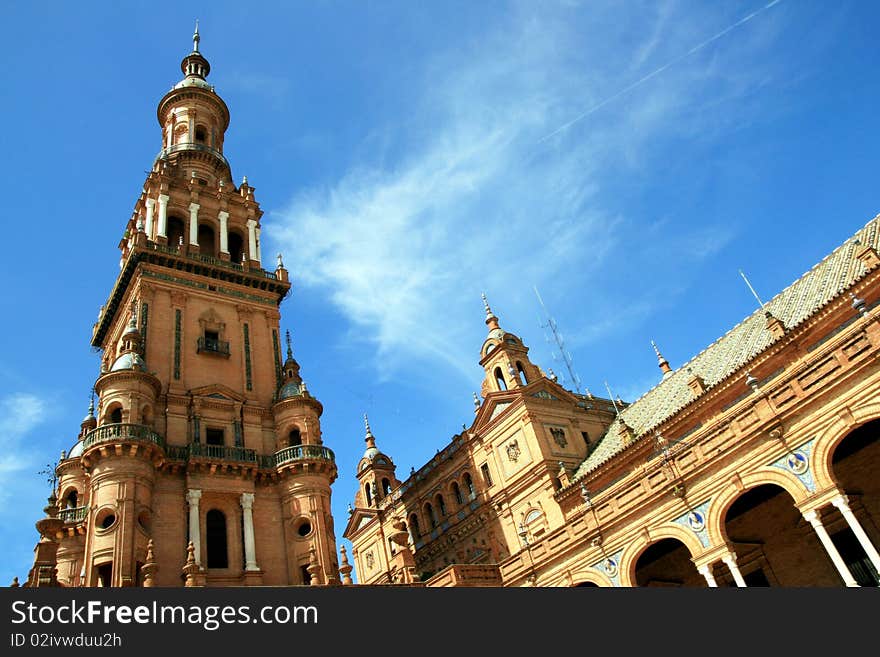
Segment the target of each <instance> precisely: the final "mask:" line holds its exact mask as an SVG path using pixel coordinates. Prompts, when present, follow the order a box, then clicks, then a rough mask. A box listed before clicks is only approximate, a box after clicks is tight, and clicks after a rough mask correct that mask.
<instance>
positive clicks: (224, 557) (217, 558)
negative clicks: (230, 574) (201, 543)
mask: <svg viewBox="0 0 880 657" xmlns="http://www.w3.org/2000/svg"><path fill="white" fill-rule="evenodd" d="M205 539H206V542H207V547H208V568H228V567H229V556H228V551H227V546H226V516H225V515H223V512H222V511H219V510H218V509H211V510H210V511H208V513H207V514H206V516H205Z"/></svg>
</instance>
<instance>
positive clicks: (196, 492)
mask: <svg viewBox="0 0 880 657" xmlns="http://www.w3.org/2000/svg"><path fill="white" fill-rule="evenodd" d="M201 498H202V491H201V489H199V488H190V489H188V490H187V491H186V501H187V502H188V503H189V504H195V505H198V503H199V500H200V499H201Z"/></svg>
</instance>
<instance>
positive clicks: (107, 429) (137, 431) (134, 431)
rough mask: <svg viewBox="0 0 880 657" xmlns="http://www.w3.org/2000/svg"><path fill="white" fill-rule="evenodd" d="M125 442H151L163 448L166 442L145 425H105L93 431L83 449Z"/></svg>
mask: <svg viewBox="0 0 880 657" xmlns="http://www.w3.org/2000/svg"><path fill="white" fill-rule="evenodd" d="M118 440H124V441H129V442H149V443H154V444H156V445H159V446H160V447H163V446H164V444H165V441H164V440H163V439H162V436H160V435H159V434H158V433H156V432H155V431H153V430H152V429H150V427H147V426H144V425H143V424H122V423H115V424H105V425H103V426H100V427H98V428H97V429H92V430H91V431H89V432H88V433H87V434H86V437H85V438H84V439H83V449H84V450H85V449H88V448H89V447H91V446H92V445H96V444H98V443H104V442H115V441H118Z"/></svg>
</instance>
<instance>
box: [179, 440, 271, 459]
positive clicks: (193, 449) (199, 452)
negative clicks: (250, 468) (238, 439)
mask: <svg viewBox="0 0 880 657" xmlns="http://www.w3.org/2000/svg"><path fill="white" fill-rule="evenodd" d="M187 448H188V450H189V454H188V456H189V457H190V458H192V457H194V456H195V457H199V458H208V459H220V460H222V461H238V462H240V463H257V462H258V459H257V450H255V449H248V448H247V447H234V446H227V445H205V444H203V443H190V444H189V445H187Z"/></svg>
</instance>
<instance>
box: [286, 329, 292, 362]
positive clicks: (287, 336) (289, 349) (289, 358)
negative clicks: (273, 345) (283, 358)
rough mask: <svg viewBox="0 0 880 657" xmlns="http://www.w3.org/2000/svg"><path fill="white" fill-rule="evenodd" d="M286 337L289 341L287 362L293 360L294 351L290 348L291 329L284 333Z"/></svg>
mask: <svg viewBox="0 0 880 657" xmlns="http://www.w3.org/2000/svg"><path fill="white" fill-rule="evenodd" d="M284 336H285V339H286V340H287V360H293V349H291V348H290V329H287V330H286V331H285V332H284Z"/></svg>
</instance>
